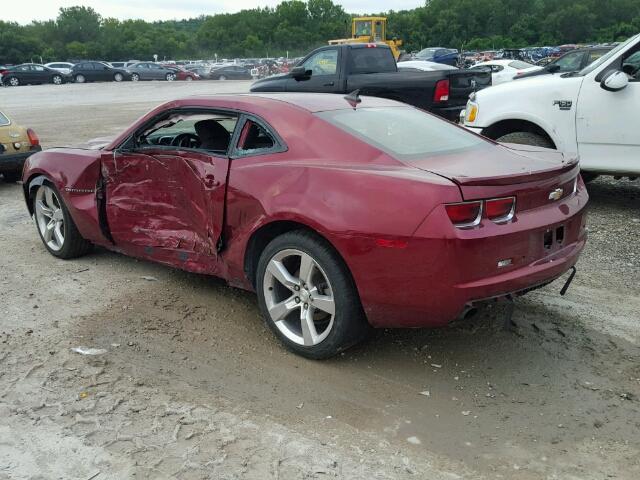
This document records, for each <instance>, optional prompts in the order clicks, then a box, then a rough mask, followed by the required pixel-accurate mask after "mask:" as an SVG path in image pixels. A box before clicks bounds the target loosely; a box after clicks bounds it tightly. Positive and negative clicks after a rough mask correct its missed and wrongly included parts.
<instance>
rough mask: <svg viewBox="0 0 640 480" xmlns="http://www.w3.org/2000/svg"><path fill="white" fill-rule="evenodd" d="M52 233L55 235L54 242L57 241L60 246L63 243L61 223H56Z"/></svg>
mask: <svg viewBox="0 0 640 480" xmlns="http://www.w3.org/2000/svg"><path fill="white" fill-rule="evenodd" d="M53 233H54V235H55V237H56V242H58V247H62V244H63V243H64V235H62V223H57V224H56V226H55V228H54V229H53Z"/></svg>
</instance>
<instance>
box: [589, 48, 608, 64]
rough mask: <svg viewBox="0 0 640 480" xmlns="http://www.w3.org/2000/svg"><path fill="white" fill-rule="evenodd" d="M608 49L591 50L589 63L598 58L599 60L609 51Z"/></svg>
mask: <svg viewBox="0 0 640 480" xmlns="http://www.w3.org/2000/svg"><path fill="white" fill-rule="evenodd" d="M607 52H608V50H591V51H590V52H589V58H588V60H587V61H588V63H587V65H589V64H591V63H592V62H595V61H596V60H598V59H599V58H600V57H601V56H603V55H604V54H605V53H607Z"/></svg>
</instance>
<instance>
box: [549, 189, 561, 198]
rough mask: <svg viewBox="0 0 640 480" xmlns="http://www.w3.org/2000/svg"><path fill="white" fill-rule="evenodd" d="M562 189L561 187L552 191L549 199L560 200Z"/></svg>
mask: <svg viewBox="0 0 640 480" xmlns="http://www.w3.org/2000/svg"><path fill="white" fill-rule="evenodd" d="M563 193H564V190H563V189H561V188H556V189H555V190H554V191H553V192H551V193H550V194H549V200H552V201H555V200H560V199H561V198H562V194H563Z"/></svg>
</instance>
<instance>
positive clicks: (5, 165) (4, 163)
mask: <svg viewBox="0 0 640 480" xmlns="http://www.w3.org/2000/svg"><path fill="white" fill-rule="evenodd" d="M41 150H42V147H40V146H37V147H31V150H30V151H28V152H20V153H13V154H9V155H7V154H1V155H0V173H2V172H21V171H22V167H23V166H24V162H25V160H26V159H27V158H29V157H30V156H31V155H33V154H34V153H36V152H39V151H41Z"/></svg>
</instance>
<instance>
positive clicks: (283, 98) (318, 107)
mask: <svg viewBox="0 0 640 480" xmlns="http://www.w3.org/2000/svg"><path fill="white" fill-rule="evenodd" d="M194 100H198V101H199V103H200V104H201V105H202V106H217V105H219V104H220V102H221V101H224V102H225V103H226V102H233V103H235V104H236V105H237V108H239V109H244V108H246V109H248V110H251V106H255V105H256V103H258V104H262V105H263V106H266V105H265V104H268V103H286V104H288V105H290V106H292V107H298V108H301V109H303V110H307V111H308V112H311V113H316V112H324V111H328V110H345V109H348V108H353V107H352V106H351V105H350V104H349V103H348V102H347V100H345V98H344V95H336V94H333V93H244V94H237V95H228V94H221V95H201V96H194V97H189V98H186V99H183V100H177V102H178V103H184V104H187V103H193V101H194ZM361 100H362V102H361V103H360V105H359V106H358V107H359V108H372V107H398V106H402V105H403V104H401V103H399V102H396V101H395V100H388V99H386V98H379V97H367V96H362V97H361Z"/></svg>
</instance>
